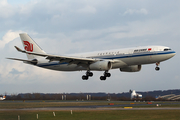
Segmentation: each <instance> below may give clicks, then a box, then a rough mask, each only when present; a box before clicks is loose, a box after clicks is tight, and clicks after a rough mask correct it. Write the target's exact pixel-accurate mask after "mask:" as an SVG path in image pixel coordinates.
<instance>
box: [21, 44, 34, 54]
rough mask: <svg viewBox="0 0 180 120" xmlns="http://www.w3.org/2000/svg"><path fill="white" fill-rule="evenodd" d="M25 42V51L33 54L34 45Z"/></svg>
mask: <svg viewBox="0 0 180 120" xmlns="http://www.w3.org/2000/svg"><path fill="white" fill-rule="evenodd" d="M23 42H24V45H25V47H24V49H25V50H26V51H29V52H32V51H33V44H32V43H29V42H28V41H23Z"/></svg>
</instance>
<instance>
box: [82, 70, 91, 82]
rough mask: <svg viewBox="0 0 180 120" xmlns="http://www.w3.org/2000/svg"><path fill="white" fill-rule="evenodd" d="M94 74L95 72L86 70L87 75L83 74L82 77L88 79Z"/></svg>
mask: <svg viewBox="0 0 180 120" xmlns="http://www.w3.org/2000/svg"><path fill="white" fill-rule="evenodd" d="M92 76H93V73H92V72H90V71H87V72H86V75H83V76H82V79H83V80H88V78H89V77H92Z"/></svg>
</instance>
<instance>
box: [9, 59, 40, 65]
mask: <svg viewBox="0 0 180 120" xmlns="http://www.w3.org/2000/svg"><path fill="white" fill-rule="evenodd" d="M6 59H10V60H17V61H23V62H25V63H29V64H34V65H35V64H37V60H24V59H18V58H6Z"/></svg>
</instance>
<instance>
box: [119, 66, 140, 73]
mask: <svg viewBox="0 0 180 120" xmlns="http://www.w3.org/2000/svg"><path fill="white" fill-rule="evenodd" d="M140 70H141V65H131V66H128V67H123V68H120V71H122V72H139V71H140Z"/></svg>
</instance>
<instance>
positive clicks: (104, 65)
mask: <svg viewBox="0 0 180 120" xmlns="http://www.w3.org/2000/svg"><path fill="white" fill-rule="evenodd" d="M89 68H90V70H99V71H105V70H110V69H111V68H112V63H111V62H110V61H97V62H95V63H92V64H90V65H89Z"/></svg>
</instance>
